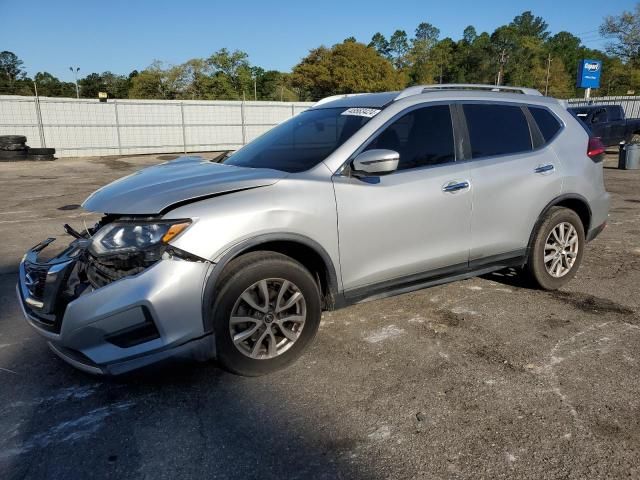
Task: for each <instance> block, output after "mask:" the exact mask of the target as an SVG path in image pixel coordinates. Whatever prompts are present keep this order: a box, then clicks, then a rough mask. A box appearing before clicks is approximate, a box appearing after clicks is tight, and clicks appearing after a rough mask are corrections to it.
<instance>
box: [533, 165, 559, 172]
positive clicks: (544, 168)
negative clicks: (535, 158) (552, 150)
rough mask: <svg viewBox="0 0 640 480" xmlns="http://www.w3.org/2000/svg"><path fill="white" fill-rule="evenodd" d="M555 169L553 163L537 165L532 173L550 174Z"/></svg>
mask: <svg viewBox="0 0 640 480" xmlns="http://www.w3.org/2000/svg"><path fill="white" fill-rule="evenodd" d="M555 169H556V167H555V166H554V165H553V163H545V164H544V165H538V166H537V167H536V168H535V170H534V172H535V173H551V172H553V171H554V170H555Z"/></svg>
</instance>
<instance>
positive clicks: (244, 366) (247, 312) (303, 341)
mask: <svg viewBox="0 0 640 480" xmlns="http://www.w3.org/2000/svg"><path fill="white" fill-rule="evenodd" d="M263 282H264V286H265V287H266V288H267V290H268V292H269V295H268V296H269V298H270V300H269V302H266V301H264V295H262V293H261V292H262V291H263V289H262V288H261V287H262V286H263ZM278 282H281V283H278ZM284 282H287V283H286V284H285V283H284ZM247 296H248V297H249V300H251V299H252V300H253V304H254V305H255V306H258V307H261V308H265V306H266V305H267V303H269V305H268V307H267V308H268V310H267V311H266V312H264V313H262V312H259V311H258V310H256V309H254V308H252V307H251V304H250V303H248V302H247V301H246V300H244V298H247ZM261 297H262V298H261ZM213 298H214V299H215V300H214V305H212V306H208V308H209V314H210V315H212V316H213V328H214V333H215V335H214V337H215V342H216V345H215V347H216V356H217V359H218V362H219V363H220V365H221V366H222V367H223V368H225V369H226V370H228V371H230V372H232V373H236V374H238V375H244V376H259V375H265V374H268V373H271V372H275V371H277V370H280V369H282V368H285V367H287V366H289V365H291V364H292V363H293V362H294V361H295V360H296V359H297V358H298V357H299V356H300V355H301V354H302V353H303V352H304V350H305V349H306V347H307V346H308V345H309V344H310V343H311V342H312V341H313V339H314V338H315V335H316V333H317V331H318V327H319V325H320V316H321V313H322V312H321V302H320V293H319V291H318V285H317V284H316V282H315V280H314V278H313V276H312V275H311V273H309V271H308V270H307V269H306V268H304V267H303V266H302V265H301V264H300V263H298V262H296V261H295V260H293V259H291V258H289V257H287V256H285V255H282V254H279V253H275V252H250V253H247V254H245V255H242V256H241V257H239V258H237V259H235V260H232V261H231V262H230V263H229V265H228V266H227V267H226V269H225V272H224V273H223V275H222V277H221V278H220V287H219V289H217V291H216V292H215V295H214V296H213ZM292 301H295V303H293V304H292V306H291V307H289V308H285V309H284V310H282V311H281V312H278V308H277V307H278V304H279V305H280V306H281V307H286V305H287V304H288V303H290V302H292ZM232 314H233V315H234V316H235V317H237V318H245V319H246V318H249V319H251V321H250V322H246V323H245V322H234V323H232V322H231V317H232ZM269 316H270V317H269ZM286 318H290V319H295V321H293V322H287V321H286ZM301 319H302V321H301ZM283 328H284V329H286V331H287V332H288V335H285V334H284V330H283ZM251 331H252V332H254V333H253V334H252V335H251V336H249V337H244V338H243V339H242V340H241V341H238V339H239V338H241V337H242V334H245V335H246V334H247V333H251ZM269 332H272V333H269ZM232 335H233V336H234V337H235V338H236V343H234V340H233V338H232ZM289 337H292V338H293V340H292V339H291V338H289ZM256 345H258V347H256ZM272 346H273V350H271V347H272ZM280 350H281V351H280ZM256 351H257V353H254V352H256ZM274 354H275V355H274ZM252 355H254V356H253V357H252Z"/></svg>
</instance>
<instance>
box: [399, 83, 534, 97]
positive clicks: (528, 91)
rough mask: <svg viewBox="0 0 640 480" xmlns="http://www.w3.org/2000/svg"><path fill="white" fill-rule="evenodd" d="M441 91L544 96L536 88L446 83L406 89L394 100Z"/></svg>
mask: <svg viewBox="0 0 640 480" xmlns="http://www.w3.org/2000/svg"><path fill="white" fill-rule="evenodd" d="M441 90H484V91H489V92H506V93H521V94H523V95H536V96H542V94H541V93H540V92H539V91H538V90H536V89H535V88H525V87H509V86H505V85H500V86H498V85H481V84H471V83H444V84H437V85H416V86H415V87H409V88H405V89H404V90H403V91H401V92H400V93H399V94H398V96H397V97H396V98H394V101H395V100H400V99H401V98H406V97H411V96H413V95H420V94H421V93H428V92H430V91H434V92H435V91H441Z"/></svg>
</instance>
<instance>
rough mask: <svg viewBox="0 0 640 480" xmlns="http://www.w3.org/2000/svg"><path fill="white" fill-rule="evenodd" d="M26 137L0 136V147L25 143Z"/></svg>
mask: <svg viewBox="0 0 640 480" xmlns="http://www.w3.org/2000/svg"><path fill="white" fill-rule="evenodd" d="M26 142H27V137H25V136H24V135H0V145H6V144H9V143H26Z"/></svg>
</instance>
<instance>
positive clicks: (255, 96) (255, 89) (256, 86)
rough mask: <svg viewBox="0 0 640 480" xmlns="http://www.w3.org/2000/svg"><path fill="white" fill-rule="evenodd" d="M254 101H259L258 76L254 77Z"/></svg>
mask: <svg viewBox="0 0 640 480" xmlns="http://www.w3.org/2000/svg"><path fill="white" fill-rule="evenodd" d="M253 99H254V100H255V101H258V76H257V75H256V76H255V77H253Z"/></svg>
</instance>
